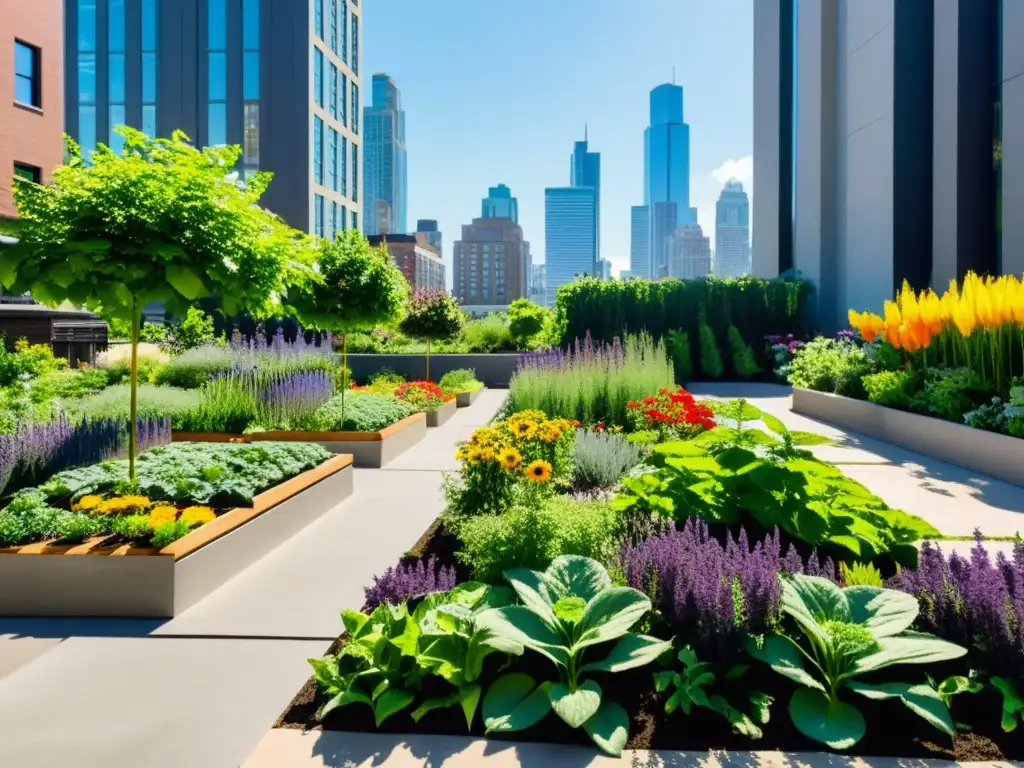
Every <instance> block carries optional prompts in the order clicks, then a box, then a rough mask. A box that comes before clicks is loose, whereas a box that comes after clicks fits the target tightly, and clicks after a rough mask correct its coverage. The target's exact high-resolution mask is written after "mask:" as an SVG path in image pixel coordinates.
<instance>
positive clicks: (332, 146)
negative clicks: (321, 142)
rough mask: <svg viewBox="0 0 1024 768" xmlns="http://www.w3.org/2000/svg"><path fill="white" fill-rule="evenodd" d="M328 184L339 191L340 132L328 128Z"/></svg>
mask: <svg viewBox="0 0 1024 768" xmlns="http://www.w3.org/2000/svg"><path fill="white" fill-rule="evenodd" d="M327 186H328V187H330V188H331V189H333V190H334V191H335V192H337V191H338V132H337V131H336V130H334V129H333V128H328V129H327Z"/></svg>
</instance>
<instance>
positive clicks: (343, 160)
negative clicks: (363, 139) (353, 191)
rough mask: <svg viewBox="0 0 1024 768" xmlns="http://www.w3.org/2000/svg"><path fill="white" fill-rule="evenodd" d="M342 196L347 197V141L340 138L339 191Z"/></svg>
mask: <svg viewBox="0 0 1024 768" xmlns="http://www.w3.org/2000/svg"><path fill="white" fill-rule="evenodd" d="M338 191H339V192H341V194H343V195H348V139H346V138H345V137H344V136H342V137H341V189H340V190H338Z"/></svg>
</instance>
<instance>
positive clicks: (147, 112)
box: [142, 104, 156, 138]
mask: <svg viewBox="0 0 1024 768" xmlns="http://www.w3.org/2000/svg"><path fill="white" fill-rule="evenodd" d="M142 132H143V133H144V134H146V135H147V136H149V137H152V138H155V137H156V105H155V104H147V105H145V106H144V107H143V108H142Z"/></svg>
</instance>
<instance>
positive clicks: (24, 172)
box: [14, 163, 43, 184]
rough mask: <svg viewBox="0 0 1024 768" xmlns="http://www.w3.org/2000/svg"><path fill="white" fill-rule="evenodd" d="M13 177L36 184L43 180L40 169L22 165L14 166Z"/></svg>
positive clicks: (16, 164)
mask: <svg viewBox="0 0 1024 768" xmlns="http://www.w3.org/2000/svg"><path fill="white" fill-rule="evenodd" d="M14 175H15V177H16V178H19V179H25V180H26V181H33V182H35V183H36V184H38V183H39V182H40V181H41V180H42V178H43V172H42V169H40V168H37V167H36V166H34V165H25V164H24V163H15V164H14Z"/></svg>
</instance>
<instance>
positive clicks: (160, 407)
mask: <svg viewBox="0 0 1024 768" xmlns="http://www.w3.org/2000/svg"><path fill="white" fill-rule="evenodd" d="M130 398H131V393H130V392H129V388H128V385H126V384H118V385H117V386H114V387H107V388H106V389H104V390H103V391H102V392H97V393H96V394H93V395H89V396H87V397H83V398H82V399H81V400H78V401H74V402H68V403H67V408H68V410H69V411H71V412H72V413H74V414H76V415H78V416H83V417H85V418H88V419H127V418H128V415H129V401H130ZM199 404H200V394H199V393H198V392H195V391H189V390H186V389H178V388H175V387H154V386H151V385H149V384H141V385H139V391H138V414H139V418H140V419H158V418H163V417H169V418H170V419H171V421H172V422H176V421H177V420H178V419H179V418H181V416H182V415H183V414H184V413H185V412H187V411H190V410H192V409H194V408H197V407H198V406H199Z"/></svg>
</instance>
